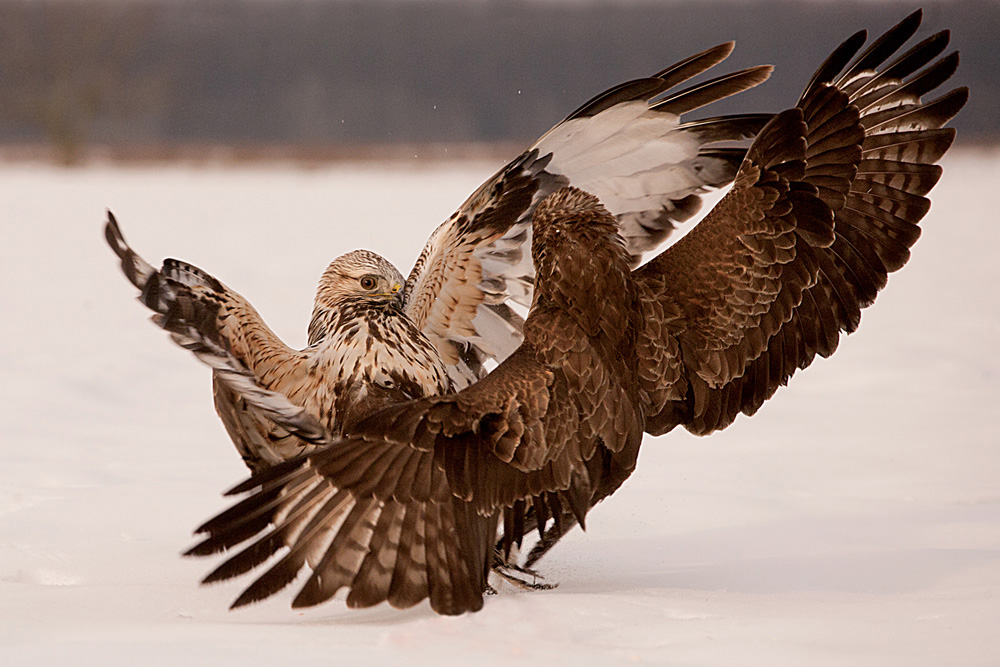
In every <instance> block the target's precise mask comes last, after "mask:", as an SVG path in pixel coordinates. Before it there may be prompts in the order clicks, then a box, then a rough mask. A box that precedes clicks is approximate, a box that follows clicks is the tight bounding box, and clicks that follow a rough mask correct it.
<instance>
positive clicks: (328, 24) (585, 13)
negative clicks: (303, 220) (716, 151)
mask: <svg viewBox="0 0 1000 667" xmlns="http://www.w3.org/2000/svg"><path fill="white" fill-rule="evenodd" d="M917 6H918V4H916V3H909V2H907V3H893V2H876V3H872V2H786V1H780V0H773V1H767V0H765V1H762V2H753V3H751V2H725V1H714V2H691V1H683V0H676V1H668V2H653V1H651V0H650V1H646V2H642V1H633V2H628V3H620V2H619V3H612V2H600V1H597V0H595V1H593V2H565V1H563V2H546V1H544V0H521V1H518V0H496V1H486V0H474V1H468V0H424V1H422V2H416V1H413V0H409V1H406V0H382V1H379V2H375V1H372V0H334V1H320V0H272V1H269V2H265V1H261V0H160V1H156V0H133V1H132V2H110V1H105V2H102V1H101V0H86V1H82V0H80V1H74V0H3V1H2V2H0V90H2V95H0V145H3V146H6V147H7V148H8V149H9V148H11V147H22V148H23V147H39V146H41V147H47V148H46V149H45V150H46V151H47V152H48V154H49V155H51V156H53V157H55V158H57V159H60V160H62V161H64V162H74V161H77V160H79V159H81V158H83V157H85V156H86V155H87V154H88V150H89V149H90V148H92V147H95V146H96V147H100V148H101V149H102V150H104V151H106V152H111V153H112V154H115V155H122V156H128V155H130V154H152V153H155V154H159V155H161V156H167V157H169V156H170V155H171V154H173V153H174V152H176V151H178V150H181V149H183V148H185V147H186V150H198V149H201V150H206V149H208V148H210V147H213V146H215V147H218V146H229V147H235V148H240V147H242V148H243V149H245V150H250V151H251V152H253V151H257V152H258V153H259V152H262V151H263V152H269V153H268V154H271V155H274V154H277V155H281V154H285V153H287V154H289V155H295V154H307V153H308V152H309V151H314V152H316V153H317V154H319V155H327V156H330V155H332V156H336V155H345V156H346V155H351V154H354V153H357V154H361V153H363V152H365V151H371V150H373V149H372V146H376V147H379V148H380V149H385V150H386V151H390V152H391V147H392V146H393V145H397V146H398V145H408V146H412V145H431V144H435V143H440V142H445V143H447V144H452V145H459V144H468V143H497V142H499V143H511V142H526V141H530V140H531V139H533V138H535V137H537V136H538V135H539V134H541V133H542V132H544V131H545V130H546V129H548V128H549V127H550V126H551V125H552V124H554V123H555V122H557V121H559V120H560V119H561V118H562V117H564V116H565V115H566V114H567V113H568V112H570V111H572V110H573V109H574V108H576V107H577V106H578V105H579V104H580V103H581V102H583V101H584V100H586V99H587V98H589V97H590V96H592V95H593V94H595V93H598V92H600V91H601V90H603V89H605V88H607V87H609V86H611V85H613V84H615V83H618V82H620V81H623V80H625V79H630V78H635V77H639V76H644V75H648V74H651V73H653V72H655V71H657V70H659V69H661V68H663V67H664V66H666V65H668V64H671V63H673V62H675V61H676V60H678V59H680V58H682V57H684V56H687V55H690V54H691V53H694V52H697V51H700V50H702V49H704V48H707V47H709V46H711V45H714V44H717V43H720V42H723V41H728V40H730V39H735V40H736V41H737V49H736V52H735V53H734V54H733V56H732V57H731V58H730V59H729V61H727V62H726V63H724V64H723V65H722V66H720V67H719V68H717V70H718V73H721V72H723V71H731V70H733V69H737V68H739V67H746V66H750V65H756V64H760V63H772V64H774V65H776V67H777V69H776V71H775V74H774V75H773V76H772V78H771V80H770V81H769V82H768V83H766V84H764V85H763V86H760V87H759V88H757V89H756V90H753V91H749V92H748V93H744V94H743V95H740V96H738V97H737V98H736V101H735V102H733V101H726V102H724V103H723V104H722V105H719V106H717V107H714V108H713V109H711V110H710V111H708V112H707V113H708V114H709V115H716V114H717V113H722V112H727V111H728V112H732V111H734V110H753V111H761V110H772V111H776V110H779V109H781V108H784V107H786V106H788V105H789V104H791V103H793V102H794V101H795V99H796V98H797V96H798V93H799V91H800V90H801V88H802V86H803V85H804V84H805V82H806V81H807V80H808V78H809V76H810V74H811V73H812V71H813V70H814V69H815V67H816V66H817V65H818V64H819V63H820V62H821V61H822V60H823V58H824V57H825V56H826V55H827V54H828V53H829V51H830V50H831V49H832V48H833V47H835V46H836V45H837V44H838V43H839V42H840V41H842V40H843V39H844V38H846V37H847V36H848V35H850V34H851V33H852V32H854V31H856V30H858V29H861V28H868V29H869V31H870V32H871V33H873V34H874V33H877V32H880V31H882V30H884V29H885V28H888V27H889V26H890V25H892V24H893V23H895V22H896V21H897V20H899V19H900V18H902V17H903V16H904V15H905V14H907V13H908V12H909V11H911V10H912V9H914V8H916V7H917ZM943 28H950V29H951V30H952V38H953V39H952V44H953V46H954V47H955V48H959V49H960V50H961V51H962V66H961V68H960V70H959V73H958V75H957V76H956V77H955V79H954V81H955V83H956V84H963V85H969V86H970V87H971V88H972V99H971V101H970V103H969V105H968V106H967V107H966V109H965V110H964V111H963V112H962V114H961V115H960V116H959V118H958V119H956V121H955V123H954V125H955V126H956V127H958V128H959V137H960V140H961V141H963V142H965V143H970V142H978V143H992V142H995V141H997V139H1000V113H998V112H997V110H998V109H1000V72H998V70H1000V46H998V35H1000V2H996V1H995V0H989V1H987V0H956V1H953V2H948V3H944V2H934V3H931V4H929V5H928V6H927V7H925V12H924V27H923V28H922V30H921V33H920V35H921V36H927V35H929V34H930V33H931V32H932V31H936V30H939V29H943Z"/></svg>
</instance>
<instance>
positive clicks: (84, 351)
mask: <svg viewBox="0 0 1000 667" xmlns="http://www.w3.org/2000/svg"><path fill="white" fill-rule="evenodd" d="M496 166H497V165H493V164H484V163H453V164H441V165H436V166H431V167H423V168H405V167H398V166H396V167H377V166H364V165H362V166H358V165H351V166H343V167H336V168H325V169H315V170H304V169H297V168H294V167H290V166H289V167H281V166H276V167H269V168H262V167H243V168H236V169H231V168H223V167H213V166H200V167H171V168H148V169H139V168H133V169H125V168H115V167H92V168H87V169H80V170H62V169H56V168H51V167H45V166H24V165H0V202H2V207H3V215H2V218H0V348H2V350H3V351H2V352H0V380H2V384H0V447H2V450H0V451H2V464H0V656H2V657H0V661H2V663H3V664H4V665H14V664H17V665H29V664H30V665H37V664H72V665H78V664H100V665H116V664H121V665H125V664H138V663H139V661H140V660H141V661H142V662H143V664H164V665H176V664H189V665H197V664H213V665H214V664H220V663H221V664H231V663H235V662H236V661H239V662H240V664H249V665H254V664H265V663H270V664H296V665H308V664H328V663H332V662H335V661H336V662H338V663H347V664H353V663H361V664H370V663H381V662H388V661H389V660H399V659H407V660H410V661H413V662H416V663H418V664H420V663H434V664H439V665H451V664H455V665H458V664H462V665H467V664H470V663H472V664H479V665H490V664H504V663H507V662H508V661H510V660H517V661H518V662H521V663H528V664H534V663H542V662H552V663H555V662H559V663H565V662H569V661H573V662H574V663H577V664H594V665H598V664H600V665H603V664H616V663H631V662H640V663H654V664H675V665H709V664H742V665H755V664H760V665H773V664H789V665H791V664H794V665H845V664H849V665H941V664H949V665H991V664H1000V632H998V630H997V628H998V627H1000V417H998V414H997V412H998V405H1000V354H998V349H1000V348H998V345H997V342H996V341H997V339H998V337H1000V297H998V287H997V285H998V283H1000V260H998V259H997V257H996V248H997V247H998V246H1000V225H998V220H1000V215H998V212H997V209H996V206H995V204H991V202H992V201H995V197H993V196H992V195H994V194H995V190H996V184H997V183H998V182H1000V153H996V152H968V151H967V152H955V153H953V154H952V155H951V156H950V157H949V158H948V159H947V160H946V162H945V167H946V172H945V177H944V179H943V180H942V182H941V184H940V185H939V186H938V188H937V189H936V190H935V191H934V193H933V199H934V206H933V208H932V210H931V213H930V214H929V215H928V217H927V218H926V220H925V223H924V229H925V232H924V236H923V238H922V239H921V240H920V242H919V243H918V244H917V247H916V249H915V253H914V258H913V261H912V263H911V264H910V265H909V266H907V267H906V268H905V269H904V270H903V271H902V272H901V273H900V274H897V275H895V276H894V277H893V278H892V279H891V280H890V284H889V288H888V290H887V291H886V292H885V293H883V294H882V296H881V297H880V299H879V302H878V303H877V304H876V305H875V307H874V308H873V309H871V310H869V311H866V312H865V314H864V317H863V320H862V325H861V329H860V331H859V332H858V333H857V334H856V335H853V336H851V337H849V338H847V339H845V340H844V341H843V342H842V344H841V348H840V350H839V351H838V352H837V354H836V355H834V357H833V358H832V359H829V360H820V361H818V362H817V363H816V364H814V366H813V367H812V368H810V369H808V370H807V371H806V372H803V373H800V374H799V375H797V376H796V377H795V378H794V379H793V380H792V382H791V386H790V387H788V388H785V389H782V390H780V391H779V392H778V394H777V396H776V397H775V398H774V399H772V400H771V401H770V402H769V403H768V404H767V405H766V406H765V407H764V408H763V409H762V410H761V412H760V413H759V414H758V415H757V416H755V417H754V418H752V419H747V418H741V419H739V420H738V421H737V423H736V424H735V425H734V426H732V427H731V428H730V429H728V430H727V431H725V432H723V433H719V434H716V435H714V436H711V437H710V438H707V439H698V438H694V437H692V436H689V435H687V434H686V433H673V434H669V435H667V436H665V437H662V438H656V439H648V440H647V442H646V443H645V446H644V451H643V452H642V456H641V460H640V463H639V469H638V471H637V473H636V474H635V476H634V477H633V478H632V480H631V481H630V482H629V483H628V484H626V485H625V487H624V488H623V489H622V490H621V491H620V492H619V493H617V494H616V495H615V496H614V497H613V498H611V499H610V500H608V501H606V502H605V503H604V504H603V505H602V506H600V507H598V508H597V509H596V510H595V511H594V512H593V513H592V515H591V517H590V519H589V525H588V532H587V533H586V534H583V533H577V534H575V535H573V536H572V537H571V538H569V539H567V540H566V541H565V543H564V544H562V545H560V547H559V548H558V549H556V550H555V551H554V552H553V553H552V554H551V556H550V557H549V558H548V559H547V560H546V561H544V562H543V563H542V568H541V569H542V570H543V572H544V573H545V574H546V575H547V576H548V577H549V578H550V579H552V580H555V581H558V582H559V584H560V585H559V587H558V588H556V589H555V590H553V591H549V592H541V593H531V594H523V593H517V592H505V593H503V594H502V595H500V596H498V597H495V598H491V599H489V600H487V604H486V607H485V609H484V610H483V611H482V612H480V613H478V614H473V615H467V616H464V617H460V618H442V617H438V616H435V615H434V614H433V613H431V612H430V610H429V608H428V607H427V606H426V605H423V606H420V607H417V608H416V609H412V610H409V611H406V612H399V611H395V610H392V609H390V608H387V607H384V606H383V607H378V608H375V609H371V610H366V611H351V610H348V609H346V607H345V606H344V605H343V603H341V602H332V603H330V604H327V605H325V606H322V607H319V608H317V609H313V610H309V611H308V612H307V613H299V612H297V611H292V610H290V608H289V606H288V603H289V600H290V596H289V595H283V596H279V597H278V598H277V599H274V600H271V601H268V602H266V603H263V604H260V605H257V606H255V607H252V608H250V609H248V610H243V611H239V612H228V611H227V610H226V609H227V606H228V604H229V602H230V601H231V600H232V599H233V598H234V597H235V596H236V595H237V594H238V592H239V590H240V588H239V586H238V584H224V585H220V586H213V587H208V588H201V587H199V586H198V585H197V581H198V579H199V577H200V576H201V575H203V574H204V573H205V572H206V571H207V570H208V569H209V567H210V565H211V564H212V562H214V561H206V560H191V559H183V558H181V557H180V556H179V553H180V552H181V551H182V550H183V549H184V548H185V547H186V546H188V545H189V544H190V543H191V542H192V539H191V529H192V528H193V527H194V526H195V525H197V524H198V523H199V522H200V521H202V520H203V519H205V518H207V517H208V516H209V515H211V514H213V513H215V512H216V511H218V510H220V509H221V508H223V507H224V502H223V500H222V499H221V498H220V497H219V492H220V491H222V490H223V489H224V488H227V487H228V486H230V485H231V484H233V483H235V482H237V481H239V480H240V479H241V478H242V477H243V476H244V473H245V470H244V468H243V466H242V464H241V462H240V461H239V459H238V457H237V455H236V454H235V451H234V450H233V448H232V446H231V445H230V443H229V442H228V439H227V437H226V435H225V433H224V431H223V429H222V426H221V425H220V423H219V422H218V420H217V419H216V417H215V415H214V412H213V409H212V404H211V397H210V384H209V374H208V371H207V370H206V369H205V368H204V367H202V366H201V365H200V364H199V363H197V362H196V361H195V360H194V359H193V358H191V357H190V355H188V354H187V353H186V352H184V351H182V350H180V349H178V348H175V347H174V346H173V345H172V344H171V343H170V342H169V341H168V339H167V338H166V336H165V335H164V334H163V333H162V332H160V331H159V330H157V329H156V328H155V327H154V326H153V325H151V324H150V323H148V322H147V321H146V311H145V309H144V308H143V307H141V306H140V305H139V304H137V303H136V302H135V301H134V300H133V298H132V297H133V291H132V287H131V286H130V285H128V284H127V283H126V281H125V280H124V278H123V277H122V276H121V275H120V273H119V271H118V268H117V266H116V262H115V258H114V257H113V255H112V254H111V252H110V250H108V249H107V248H106V247H105V245H104V240H103V235H102V223H103V218H104V209H105V207H111V208H112V210H114V212H115V213H116V214H117V215H118V218H119V220H120V222H121V224H122V228H123V230H124V232H125V235H126V237H127V238H128V239H129V241H130V242H131V243H132V244H133V246H134V247H135V248H136V249H137V250H138V251H139V252H140V253H143V254H144V255H145V256H146V257H147V259H149V260H151V261H156V262H158V261H159V260H160V259H161V258H162V257H164V256H167V255H172V256H176V257H181V258H184V259H187V260H189V261H191V262H193V263H195V264H197V265H199V266H202V267H203V268H205V269H206V270H208V271H210V272H211V273H213V274H215V275H216V276H218V277H219V278H220V279H222V280H223V281H224V282H226V283H227V284H229V285H230V286H232V287H233V288H235V289H237V290H238V291H240V292H241V293H243V294H244V295H246V296H247V297H249V298H250V299H251V300H252V301H253V302H254V304H255V305H256V306H257V308H258V310H259V311H260V312H261V313H262V314H263V315H264V317H265V318H266V319H267V320H268V322H269V323H270V324H271V325H272V327H273V328H274V329H275V330H276V331H277V332H278V333H279V335H281V336H283V337H285V339H286V340H288V341H289V342H290V343H292V344H294V345H302V344H304V341H305V328H306V323H307V320H308V317H309V310H310V307H311V300H312V295H313V289H314V285H315V282H316V280H317V279H318V277H319V274H320V273H321V272H322V270H323V268H324V267H325V266H326V264H327V263H328V262H329V261H330V260H331V259H332V258H333V257H334V256H336V255H338V254H340V253H341V252H345V251H347V250H350V249H353V248H355V247H369V248H372V249H374V250H377V251H379V252H381V253H383V254H384V255H386V256H387V257H389V258H390V259H391V260H393V261H394V262H396V263H397V265H398V266H400V267H401V268H402V269H403V270H404V272H405V271H406V270H408V269H409V266H410V263H411V262H412V260H413V259H414V258H415V256H416V254H417V252H418V251H419V249H420V247H421V246H422V244H423V242H424V240H425V239H426V237H427V235H428V234H429V233H430V231H431V230H432V228H433V227H434V226H435V225H436V224H437V222H438V221H440V220H442V219H443V218H444V217H445V216H447V215H448V214H449V213H450V212H451V211H452V210H453V209H454V208H455V207H456V206H457V205H458V204H459V203H460V202H461V201H462V200H463V199H464V197H465V196H466V195H467V194H468V193H469V192H470V191H471V190H472V189H473V188H474V187H475V186H476V185H478V183H479V182H481V180H482V179H483V178H485V177H486V176H487V175H488V174H489V173H490V172H491V171H492V170H493V169H494V168H495V167H496Z"/></svg>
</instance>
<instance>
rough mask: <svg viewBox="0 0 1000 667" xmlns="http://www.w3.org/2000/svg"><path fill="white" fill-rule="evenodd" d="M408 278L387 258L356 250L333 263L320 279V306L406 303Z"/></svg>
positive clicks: (317, 292)
mask: <svg viewBox="0 0 1000 667" xmlns="http://www.w3.org/2000/svg"><path fill="white" fill-rule="evenodd" d="M405 285H406V280H404V279H403V276H402V274H400V272H399V270H398V269H397V268H396V267H395V266H393V265H392V264H390V263H389V262H388V261H386V260H385V258H383V257H380V256H379V255H376V254H375V253H373V252H371V251H368V250H355V251H354V252H349V253H347V254H346V255H341V256H340V257H338V258H337V259H335V260H333V261H332V262H330V266H328V267H326V271H324V272H323V276H322V277H321V278H320V279H319V289H318V290H317V291H316V308H320V307H324V308H333V309H338V308H341V307H343V306H345V305H349V304H367V305H373V306H388V305H392V306H395V307H397V308H401V307H402V306H403V298H404V296H405V289H404V287H405Z"/></svg>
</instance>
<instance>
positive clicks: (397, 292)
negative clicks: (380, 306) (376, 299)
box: [376, 283, 405, 308]
mask: <svg viewBox="0 0 1000 667" xmlns="http://www.w3.org/2000/svg"><path fill="white" fill-rule="evenodd" d="M404 294H405V292H404V291H403V286H402V285H401V284H400V283H395V284H394V285H393V286H392V290H391V291H389V292H379V293H378V294H376V296H381V297H385V300H386V301H395V302H396V305H397V306H399V307H401V308H402V306H403V296H404Z"/></svg>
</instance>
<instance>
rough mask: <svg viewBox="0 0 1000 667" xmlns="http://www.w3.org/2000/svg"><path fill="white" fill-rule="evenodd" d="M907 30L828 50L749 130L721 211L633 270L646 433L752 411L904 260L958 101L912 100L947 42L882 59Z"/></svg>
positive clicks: (960, 97) (950, 67) (938, 70)
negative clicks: (786, 98) (783, 101)
mask: <svg viewBox="0 0 1000 667" xmlns="http://www.w3.org/2000/svg"><path fill="white" fill-rule="evenodd" d="M919 23H920V13H919V12H917V13H914V14H913V15H911V16H909V17H907V18H906V19H905V20H904V21H903V22H901V23H900V24H899V25H897V26H896V27H894V28H893V29H891V30H890V31H889V32H887V33H886V34H885V35H884V36H882V37H881V38H879V39H878V40H876V42H875V43H874V44H873V45H872V46H871V47H869V48H868V49H867V50H866V51H865V52H864V53H862V54H860V55H859V56H858V57H857V58H856V59H855V60H854V62H853V64H851V65H850V66H847V63H848V61H849V60H850V59H851V58H852V57H853V56H854V54H855V53H856V52H857V51H858V50H859V49H860V47H861V45H862V44H863V43H864V40H865V35H864V33H859V34H857V35H855V36H854V37H852V38H851V39H849V40H848V41H847V42H845V43H844V44H843V45H842V46H841V47H840V48H838V49H837V50H836V51H835V52H834V54H833V55H832V56H831V57H830V58H829V59H828V60H827V62H826V63H824V64H823V66H822V67H821V68H820V70H819V71H818V72H817V74H816V76H815V77H814V78H813V80H812V81H811V82H810V84H809V86H808V87H807V89H806V91H805V93H804V94H803V96H802V98H801V100H800V102H799V104H798V106H797V107H796V108H795V109H792V110H790V111H787V112H784V113H782V114H780V115H779V116H778V117H776V118H775V119H774V120H773V121H772V122H771V123H770V124H769V125H768V126H767V127H765V129H764V130H762V131H761V133H760V135H758V137H757V139H756V141H755V142H754V144H753V145H752V147H751V149H750V151H749V153H748V155H747V158H746V161H745V162H744V164H743V166H742V167H741V168H740V173H739V174H738V175H737V178H736V181H735V184H734V186H733V189H732V190H731V191H730V192H729V193H728V194H727V195H726V197H724V198H723V200H722V201H720V203H719V204H718V206H716V208H715V209H714V210H712V211H711V212H710V214H709V215H708V216H707V217H706V219H705V220H703V221H702V222H701V223H699V224H698V225H697V226H696V227H695V228H694V229H693V230H692V231H691V233H690V234H689V235H688V236H686V237H684V238H682V239H681V240H680V241H678V242H677V243H676V244H675V245H674V246H673V247H671V248H669V249H668V250H666V251H665V252H664V253H663V254H661V255H660V256H659V257H657V258H655V259H654V260H653V261H651V262H650V263H649V264H647V265H646V266H644V267H642V269H640V270H639V271H638V273H637V274H636V277H637V279H638V281H639V283H640V285H641V289H642V294H643V296H642V301H643V308H644V312H645V314H646V315H645V321H646V322H647V326H646V328H645V331H644V333H643V337H642V342H641V344H640V358H641V359H642V362H643V365H642V367H641V369H640V374H641V376H642V382H643V389H644V392H645V397H646V400H647V405H646V411H647V418H648V423H647V429H648V430H649V432H651V433H663V432H666V431H668V430H670V429H671V428H673V427H674V426H676V425H677V424H683V425H684V426H685V427H686V428H687V429H688V430H690V431H692V432H694V433H698V434H706V433H710V432H712V431H714V430H716V429H720V428H723V427H725V426H727V425H728V424H730V423H731V422H732V421H733V420H734V419H735V418H736V416H737V415H738V414H739V413H740V412H743V413H746V414H753V412H754V411H756V410H757V409H758V408H759V407H760V405H761V404H762V403H763V402H764V401H765V400H766V399H767V398H769V397H770V396H771V395H772V394H773V393H774V391H775V390H776V389H777V387H778V386H780V385H782V384H785V383H786V382H787V381H788V378H789V377H790V376H791V375H792V374H793V373H794V372H795V370H796V369H797V368H804V367H805V366H808V365H809V364H810V363H811V362H812V360H813V358H814V357H815V355H817V354H818V355H820V356H828V355H830V354H832V353H833V351H834V350H835V349H836V347H837V342H838V340H839V337H840V333H841V332H846V333H850V332H852V331H854V329H855V328H856V327H857V326H858V322H859V320H860V316H861V314H860V310H861V308H864V307H866V306H868V305H870V304H871V303H872V302H873V301H874V299H875V296H876V294H877V292H878V291H879V290H880V289H881V288H882V287H884V286H885V283H886V277H887V274H888V273H890V272H892V271H895V270H897V269H899V268H900V267H902V266H903V264H904V263H905V262H906V260H907V259H908V257H909V248H910V246H912V245H913V243H914V242H915V241H916V239H917V237H918V236H919V234H920V229H919V227H918V226H917V223H918V222H919V221H920V219H921V218H922V217H923V216H924V214H925V213H926V212H927V210H928V207H929V201H928V200H927V199H926V198H925V197H924V196H923V195H925V194H927V192H928V191H929V190H930V189H931V187H933V185H934V184H935V183H936V182H937V180H938V178H939V176H940V173H941V170H940V168H939V167H936V166H935V165H934V164H933V163H934V162H936V161H937V160H938V159H939V158H940V157H941V156H942V155H943V154H944V152H945V151H946V150H947V148H948V147H949V146H950V144H951V141H952V139H953V137H954V130H950V129H942V126H943V125H944V124H945V123H946V122H947V121H948V120H949V119H950V118H951V117H952V116H954V115H955V114H956V113H957V112H958V111H959V109H961V107H962V105H963V104H964V103H965V100H966V99H967V91H966V90H964V89H959V90H955V91H952V92H950V93H948V94H946V95H944V96H942V97H940V98H938V99H936V100H933V101H930V102H921V100H920V96H921V95H923V94H925V93H927V92H929V91H931V90H933V89H934V88H936V87H937V86H938V85H940V84H941V83H943V82H944V81H945V80H947V79H948V77H950V76H951V74H952V72H954V70H955V67H956V66H957V63H958V59H957V54H952V55H950V56H946V57H944V58H941V59H939V60H937V61H936V62H934V63H932V64H931V65H929V66H928V67H926V68H925V69H923V70H922V71H918V70H920V68H922V67H924V66H925V65H927V64H928V63H929V62H931V61H932V60H934V58H936V57H937V56H938V55H939V54H940V53H941V52H942V51H943V49H944V48H945V46H946V45H947V41H948V39H947V33H939V34H937V35H934V36H933V37H931V38H929V39H927V40H925V41H924V42H922V43H920V44H918V45H917V46H916V47H914V48H913V49H911V50H910V51H908V52H906V53H904V54H903V55H902V56H900V57H899V58H897V59H895V60H894V61H892V62H889V63H888V64H884V63H885V61H886V60H887V59H889V58H890V57H892V55H893V54H894V53H895V52H896V51H897V50H898V49H899V48H900V47H901V46H902V45H903V44H904V43H905V42H906V41H907V40H908V39H909V38H910V37H911V36H912V35H913V33H914V32H915V31H916V29H917V27H918V25H919ZM845 66H846V67H847V69H846V71H844V68H845ZM842 71H843V74H841V72H842ZM915 72H916V73H915Z"/></svg>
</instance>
